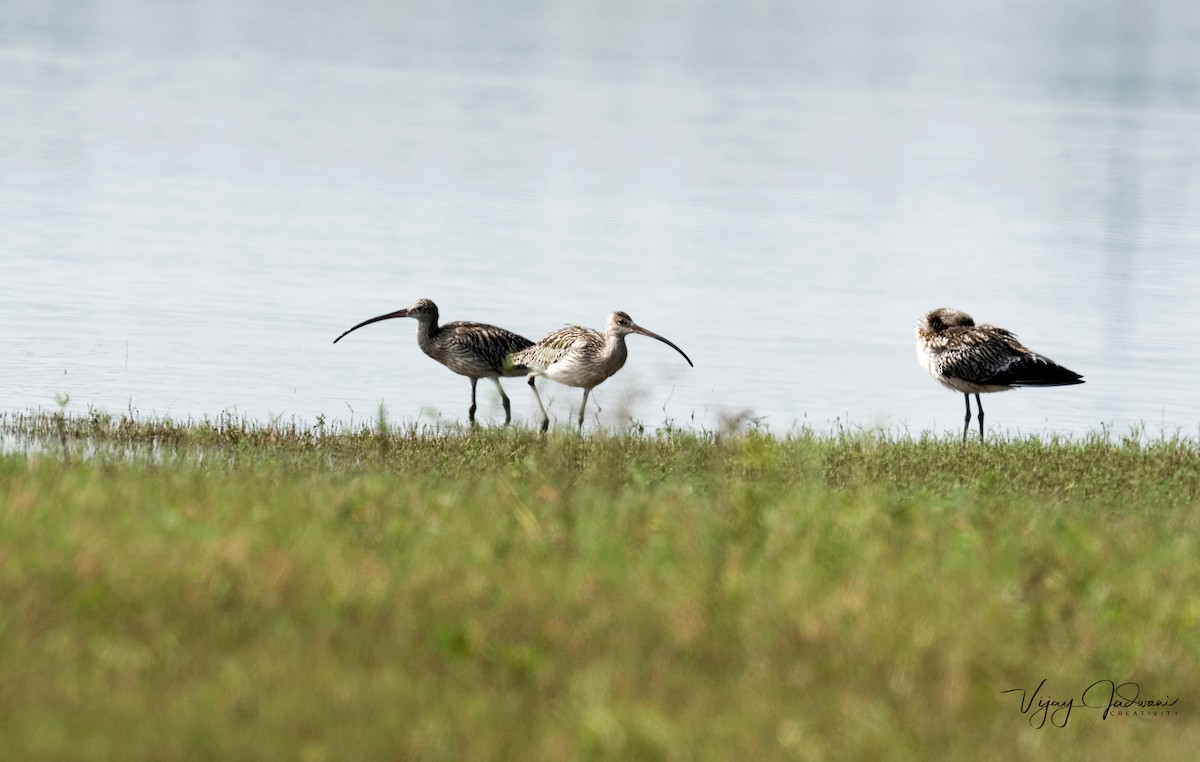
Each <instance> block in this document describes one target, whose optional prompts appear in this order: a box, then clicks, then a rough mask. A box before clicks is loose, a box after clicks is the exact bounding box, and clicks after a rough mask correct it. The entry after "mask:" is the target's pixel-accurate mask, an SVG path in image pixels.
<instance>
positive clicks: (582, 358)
mask: <svg viewBox="0 0 1200 762" xmlns="http://www.w3.org/2000/svg"><path fill="white" fill-rule="evenodd" d="M631 333H638V334H641V335H642V336H649V337H650V338H652V339H658V340H659V341H661V342H662V343H664V344H666V345H667V346H669V347H671V348H672V349H674V350H675V351H676V352H678V353H679V354H681V355H683V359H685V360H687V364H688V365H692V361H691V359H690V358H689V357H688V356H687V355H686V354H684V352H683V350H682V349H680V348H679V347H677V346H675V345H674V344H673V343H671V342H670V341H668V340H667V339H664V338H663V337H662V336H659V335H658V334H657V333H654V332H653V331H648V330H646V329H645V328H642V327H641V326H639V325H638V324H637V323H634V322H633V318H631V317H629V315H627V314H625V313H624V312H614V313H612V314H611V315H609V316H608V323H607V324H606V325H605V328H604V333H600V332H599V331H594V330H592V329H591V328H584V327H583V326H578V325H573V326H569V327H567V328H560V329H559V330H557V331H554V332H552V333H550V334H548V335H547V336H545V337H544V338H543V339H542V340H541V341H539V342H538V343H537V344H534V345H533V346H531V347H529V348H528V349H524V350H522V351H520V352H517V353H516V354H515V355H513V357H512V361H513V363H514V364H516V365H521V366H526V367H527V368H528V370H529V388H530V389H533V398H534V399H535V400H536V401H537V405H538V409H539V410H541V411H542V431H545V430H546V429H547V428H549V426H550V416H548V415H546V408H545V407H544V406H543V405H542V398H541V395H539V394H538V390H537V383H536V382H537V377H538V376H545V377H546V378H548V379H550V380H551V381H557V382H558V383H560V384H565V385H567V386H576V387H580V388H582V389H583V404H582V405H580V406H579V430H580V431H582V430H583V415H584V412H585V410H586V409H587V401H588V395H589V394H591V392H592V389H594V388H596V387H597V386H599V385H600V384H601V383H603V382H604V381H605V380H607V379H608V378H609V377H610V376H612V375H613V374H615V373H616V372H617V371H619V370H620V369H621V368H622V367H624V365H625V359H626V358H627V357H628V355H629V351H628V350H627V349H626V348H625V337H626V336H628V335H629V334H631ZM692 367H695V366H694V365H693V366H692Z"/></svg>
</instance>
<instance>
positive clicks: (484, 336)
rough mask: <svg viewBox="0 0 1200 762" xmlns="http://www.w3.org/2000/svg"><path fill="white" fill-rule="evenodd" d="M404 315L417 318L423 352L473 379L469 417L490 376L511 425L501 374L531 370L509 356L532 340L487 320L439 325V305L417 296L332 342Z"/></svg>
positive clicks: (510, 414)
mask: <svg viewBox="0 0 1200 762" xmlns="http://www.w3.org/2000/svg"><path fill="white" fill-rule="evenodd" d="M402 317H411V318H415V319H416V321H417V346H419V347H421V351H422V352H424V353H425V354H427V355H429V356H430V357H432V358H433V359H435V360H437V361H438V362H440V363H441V364H442V365H445V366H446V367H447V368H449V369H450V370H452V371H454V372H455V373H457V374H459V375H460V376H466V377H467V378H469V379H471V407H470V408H468V409H467V418H468V419H469V420H470V421H471V422H472V423H474V421H475V384H476V383H477V382H478V381H479V379H481V378H490V379H491V380H492V382H493V383H495V384H496V389H497V391H499V392H500V399H501V400H502V401H503V403H504V423H505V425H508V423H509V421H511V420H512V408H511V406H510V404H509V401H508V395H506V394H505V393H504V388H503V387H501V386H500V376H523V375H525V374H526V373H527V372H529V369H528V368H526V367H524V366H521V365H513V364H512V362H511V361H510V359H509V358H510V357H511V356H512V354H513V353H514V352H518V351H520V350H522V349H525V348H527V347H531V346H533V342H532V341H530V340H529V339H527V338H525V337H524V336H518V335H517V334H515V333H513V332H512V331H506V330H505V329H503V328H497V327H496V326H494V325H487V324H486V323H468V322H463V321H458V322H454V323H446V324H445V325H442V326H439V325H438V308H437V305H436V304H434V303H433V302H431V301H430V300H428V299H418V300H417V301H415V302H413V303H412V304H410V305H409V306H408V307H406V308H405V309H402V310H397V311H395V312H389V313H387V314H386V315H379V316H378V317H373V318H371V319H370V320H364V321H363V322H361V323H359V324H358V325H356V326H354V327H353V328H351V329H350V330H349V331H346V332H345V333H343V334H342V335H341V336H338V337H337V338H336V339H334V340H333V343H334V344H336V343H338V342H339V341H341V340H342V337H343V336H345V335H346V334H347V333H350V331H356V330H358V329H359V328H362V327H363V326H364V325H370V324H371V323H377V322H379V321H380V320H389V319H391V318H402Z"/></svg>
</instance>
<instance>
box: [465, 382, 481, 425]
mask: <svg viewBox="0 0 1200 762" xmlns="http://www.w3.org/2000/svg"><path fill="white" fill-rule="evenodd" d="M478 382H479V379H477V378H472V379H471V407H469V408H467V420H468V421H470V422H471V423H475V384H476V383H478Z"/></svg>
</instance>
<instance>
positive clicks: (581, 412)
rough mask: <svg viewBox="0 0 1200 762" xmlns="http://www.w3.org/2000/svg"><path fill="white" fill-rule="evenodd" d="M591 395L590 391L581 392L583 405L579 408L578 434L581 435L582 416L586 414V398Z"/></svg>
mask: <svg viewBox="0 0 1200 762" xmlns="http://www.w3.org/2000/svg"><path fill="white" fill-rule="evenodd" d="M591 393H592V390H591V389H584V390H583V404H582V405H580V406H579V432H580V433H583V414H584V413H586V412H587V398H588V395H589V394H591Z"/></svg>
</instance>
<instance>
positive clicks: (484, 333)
mask: <svg viewBox="0 0 1200 762" xmlns="http://www.w3.org/2000/svg"><path fill="white" fill-rule="evenodd" d="M442 330H443V331H449V335H450V343H451V344H453V345H457V346H458V347H461V348H462V349H463V350H464V351H465V352H469V353H471V354H473V355H475V356H477V357H480V358H484V359H486V360H487V363H488V365H489V366H490V367H491V369H492V370H495V371H496V372H498V373H502V374H503V375H521V374H522V373H524V372H525V369H524V368H519V367H517V366H515V365H514V364H513V362H512V360H511V359H510V358H511V357H512V355H513V354H514V353H516V352H520V351H521V350H523V349H527V348H529V347H531V346H533V342H532V341H530V340H529V339H527V338H525V337H524V336H521V335H520V334H516V333H513V332H512V331H509V330H506V329H504V328H500V327H498V326H494V325H488V324H486V323H469V322H465V321H459V322H454V323H447V324H445V325H444V326H442Z"/></svg>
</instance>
